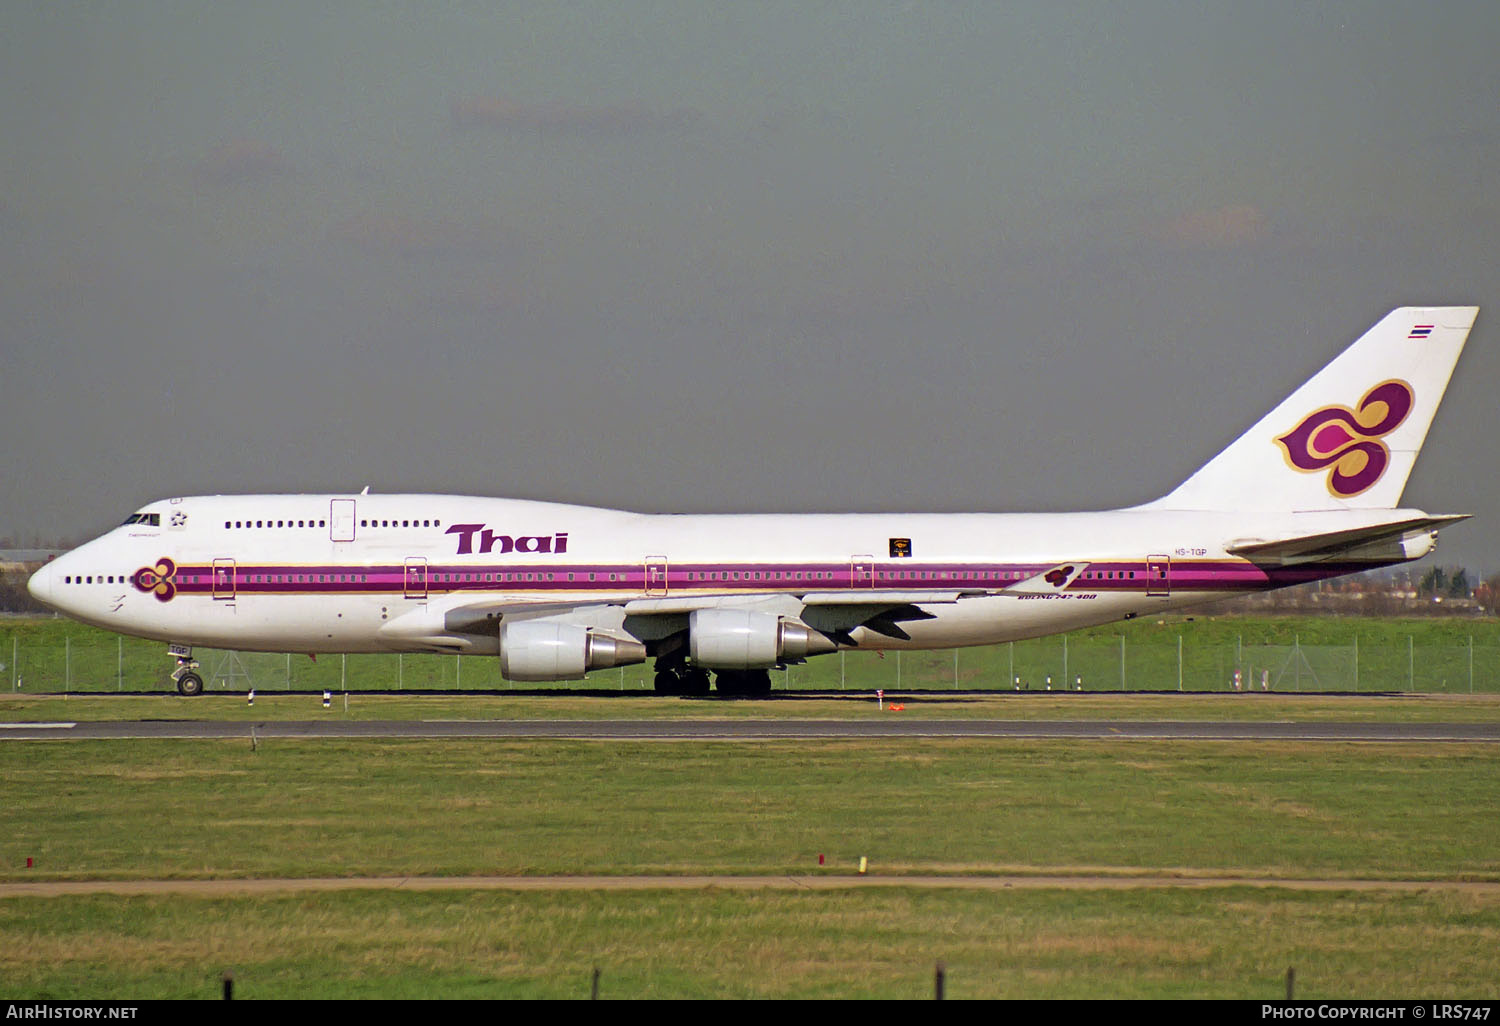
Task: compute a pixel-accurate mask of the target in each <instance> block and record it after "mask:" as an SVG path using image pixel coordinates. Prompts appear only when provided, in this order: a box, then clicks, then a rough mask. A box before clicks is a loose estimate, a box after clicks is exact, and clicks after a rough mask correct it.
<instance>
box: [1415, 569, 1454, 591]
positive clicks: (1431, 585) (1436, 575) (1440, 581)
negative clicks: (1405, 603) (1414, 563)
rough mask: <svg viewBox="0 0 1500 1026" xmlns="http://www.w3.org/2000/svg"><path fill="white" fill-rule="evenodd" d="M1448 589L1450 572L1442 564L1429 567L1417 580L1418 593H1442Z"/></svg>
mask: <svg viewBox="0 0 1500 1026" xmlns="http://www.w3.org/2000/svg"><path fill="white" fill-rule="evenodd" d="M1447 590H1448V573H1447V571H1445V570H1444V569H1443V568H1442V567H1440V566H1434V567H1429V568H1428V570H1427V572H1426V573H1425V574H1423V575H1422V579H1421V580H1420V581H1418V582H1417V594H1418V595H1424V596H1431V595H1441V594H1443V593H1444V592H1446V591H1447Z"/></svg>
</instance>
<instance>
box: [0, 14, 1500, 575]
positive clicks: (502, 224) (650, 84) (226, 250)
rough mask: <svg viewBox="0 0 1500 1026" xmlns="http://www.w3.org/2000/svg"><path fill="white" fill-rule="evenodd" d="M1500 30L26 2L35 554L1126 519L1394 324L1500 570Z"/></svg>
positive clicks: (24, 411)
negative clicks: (621, 527)
mask: <svg viewBox="0 0 1500 1026" xmlns="http://www.w3.org/2000/svg"><path fill="white" fill-rule="evenodd" d="M1497 44H1500V18H1496V17H1495V8H1494V5H1493V4H1492V3H1446V4H1445V3H1436V4H1421V5H1411V6H1410V7H1409V8H1408V7H1407V6H1405V5H1392V4H1377V3H1319V4H1280V3H1273V4H1244V3H1204V2H1196V3H1182V4H1156V3H1136V4H1129V5H1119V4H1098V5H1094V4H1089V5H1073V4H1065V5H1058V4H1035V5H1030V4H1025V5H1014V6H1012V5H1000V4H990V3H976V4H937V3H914V4H876V3H870V2H859V3H852V4H848V5H837V4H832V3H817V4H806V3H802V4H796V3H791V4H733V5H722V6H721V5H712V4H705V3H703V2H702V0H696V2H686V3H681V4H645V3H639V4H635V3H618V4H617V3H607V4H597V5H596V4H562V3H539V4H534V5H531V4H519V3H515V4H461V5H445V4H433V3H417V4H410V5H407V4H350V5H343V4H334V5H317V4H304V3H287V4H256V5H248V4H239V5H206V4H202V3H197V2H192V3H182V4H167V3H145V4H142V3H118V4H103V3H101V4H68V3H45V4H43V3H37V4H7V5H5V6H4V7H3V8H0V96H3V97H4V98H5V99H4V101H3V102H0V138H3V139H4V144H3V146H0V430H3V432H4V437H5V445H4V449H3V454H0V478H3V481H4V488H3V493H0V534H11V535H15V536H17V537H18V538H19V539H21V540H23V541H24V540H25V539H27V538H28V537H29V536H30V535H31V534H32V533H33V532H35V533H40V534H41V535H43V536H54V535H57V534H71V535H75V536H83V535H86V534H90V533H93V532H95V531H97V530H100V529H103V528H104V527H106V526H108V525H110V524H113V523H116V522H118V521H119V520H120V519H121V518H122V517H123V516H124V515H125V514H126V513H127V512H129V511H130V510H131V509H132V508H133V507H135V506H136V505H138V504H140V503H141V502H144V501H146V500H148V499H151V498H157V497H162V496H166V495H176V494H193V493H202V492H237V491H323V490H330V491H332V490H345V489H347V490H357V489H358V488H360V487H363V486H364V485H366V484H368V485H370V486H372V487H373V488H374V489H375V490H378V491H393V490H403V491H405V490H412V491H451V492H465V493H476V494H493V495H513V496H521V497H529V498H543V499H555V500H562V501H575V502H586V503H592V504H597V505H614V506H623V507H627V508H634V509H644V510H664V511H699V510H742V509H749V510H856V509H886V510H890V509H919V510H929V509H930V510H961V509H1017V510H1045V509H1069V508H1105V507H1111V506H1118V505H1125V504H1131V503H1135V502H1140V501H1145V500H1147V499H1150V498H1153V497H1155V496H1156V495H1158V494H1160V493H1162V492H1164V491H1166V490H1168V489H1169V488H1171V487H1172V486H1173V485H1175V484H1176V483H1177V482H1178V481H1179V480H1181V479H1182V478H1184V477H1186V476H1187V475H1188V474H1189V473H1190V472H1192V471H1193V470H1194V469H1196V468H1197V467H1198V466H1199V465H1200V464H1201V463H1202V462H1203V461H1204V460H1206V459H1207V458H1208V457H1209V456H1211V455H1212V454H1213V453H1214V452H1216V451H1217V450H1218V449H1219V448H1221V447H1222V446H1223V445H1224V444H1225V443H1227V442H1228V441H1229V440H1230V439H1231V438H1233V437H1234V436H1235V435H1237V434H1238V433H1239V432H1240V431H1241V430H1242V429H1243V428H1244V427H1245V426H1247V425H1248V424H1249V423H1251V422H1253V421H1254V420H1255V419H1257V418H1258V417H1259V416H1260V415H1261V414H1263V413H1264V412H1265V411H1266V410H1267V409H1269V408H1270V407H1271V406H1272V405H1273V404H1274V403H1275V402H1276V401H1278V400H1279V399H1280V398H1282V396H1283V395H1284V394H1285V393H1286V392H1287V391H1288V390H1289V389H1290V388H1292V387H1293V386H1295V385H1296V384H1298V383H1299V382H1300V381H1302V380H1303V379H1304V378H1306V377H1307V376H1308V375H1309V374H1310V373H1311V372H1312V371H1313V370H1315V369H1316V368H1317V367H1318V366H1320V365H1321V364H1322V363H1323V362H1324V361H1325V360H1326V359H1328V358H1329V357H1331V356H1332V355H1333V354H1334V353H1335V352H1336V351H1337V350H1338V349H1340V348H1341V347H1342V346H1343V345H1345V344H1347V343H1348V342H1349V341H1351V340H1352V339H1353V338H1354V337H1356V336H1357V335H1358V334H1360V333H1361V332H1362V331H1363V330H1364V329H1365V328H1367V327H1368V326H1369V325H1370V324H1373V323H1374V322H1375V321H1376V320H1377V319H1378V318H1379V317H1380V316H1381V315H1382V314H1384V313H1385V312H1386V311H1387V310H1388V309H1390V308H1391V307H1394V306H1398V305H1403V304H1408V303H1478V304H1480V305H1481V306H1483V307H1485V308H1486V309H1485V311H1484V312H1482V313H1481V315H1480V322H1479V325H1478V327H1477V328H1476V330H1475V332H1474V335H1473V337H1472V338H1471V341H1470V346H1469V350H1468V352H1467V353H1466V354H1465V357H1464V360H1463V362H1462V363H1461V364H1460V367H1459V373H1458V376H1457V378H1456V379H1455V382H1454V385H1453V386H1452V388H1451V389H1450V391H1449V397H1448V401H1447V403H1446V404H1445V406H1444V408H1443V410H1442V411H1441V412H1440V413H1439V417H1438V421H1437V424H1436V425H1435V427H1434V434H1433V436H1432V437H1431V440H1430V445H1429V448H1428V450H1427V452H1426V453H1425V455H1424V457H1423V459H1422V461H1420V462H1419V463H1418V466H1417V470H1416V473H1415V475H1414V477H1413V480H1412V482H1411V485H1410V487H1409V489H1408V491H1407V496H1406V499H1407V502H1408V503H1411V504H1414V505H1419V506H1422V507H1424V508H1427V509H1429V510H1432V511H1434V512H1450V511H1454V512H1471V513H1475V514H1477V516H1476V520H1475V522H1473V523H1471V524H1469V525H1465V526H1462V527H1459V528H1456V529H1454V530H1452V531H1450V532H1447V533H1445V535H1444V548H1443V550H1442V552H1441V553H1440V558H1441V559H1442V560H1443V561H1444V562H1449V561H1462V562H1467V563H1469V564H1470V565H1471V566H1473V567H1474V568H1476V569H1480V570H1486V571H1489V570H1494V569H1500V547H1497V546H1496V544H1495V543H1494V541H1493V538H1494V537H1495V535H1494V532H1495V526H1496V519H1497V517H1500V454H1497V446H1496V445H1495V443H1494V437H1493V436H1494V426H1495V419H1494V417H1493V415H1492V412H1491V411H1492V409H1493V400H1492V396H1491V389H1492V388H1493V387H1494V385H1493V383H1494V382H1496V381H1497V380H1500V352H1497V345H1496V341H1495V340H1496V337H1497V336H1496V333H1495V331H1494V329H1492V328H1491V327H1490V323H1491V321H1492V320H1493V319H1494V318H1495V317H1496V316H1500V288H1497V287H1496V286H1497V285H1500V263H1497V260H1496V258H1495V252H1496V250H1497V249H1500V245H1497V243H1500V200H1497V193H1496V190H1495V188H1494V181H1495V168H1497V167H1500V160H1497V158H1500V113H1497V112H1500V67H1497V64H1496V62H1495V60H1494V54H1495V52H1496V51H1497V49H1500V46H1497Z"/></svg>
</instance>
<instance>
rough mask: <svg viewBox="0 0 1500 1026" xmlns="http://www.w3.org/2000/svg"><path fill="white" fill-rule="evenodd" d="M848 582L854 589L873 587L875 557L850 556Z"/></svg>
mask: <svg viewBox="0 0 1500 1026" xmlns="http://www.w3.org/2000/svg"><path fill="white" fill-rule="evenodd" d="M849 582H850V584H851V585H853V586H854V587H856V588H873V587H875V557H874V556H850V557H849Z"/></svg>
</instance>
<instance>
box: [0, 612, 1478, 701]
mask: <svg viewBox="0 0 1500 1026" xmlns="http://www.w3.org/2000/svg"><path fill="white" fill-rule="evenodd" d="M45 623H46V624H47V625H48V629H45V630H38V629H36V628H35V624H32V625H31V626H30V627H28V628H26V629H19V628H18V629H16V630H12V631H6V630H5V629H4V625H3V622H0V682H3V684H0V686H5V687H7V688H8V690H9V691H10V692H11V693H30V694H37V693H55V692H111V691H113V692H150V691H168V690H171V689H172V687H173V685H172V682H171V679H170V674H171V671H172V670H173V669H174V668H175V665H176V663H175V661H174V660H172V659H171V658H170V657H168V656H167V654H166V651H165V646H164V645H162V644H161V643H159V642H150V641H140V640H136V639H131V638H123V637H119V636H117V635H112V634H108V633H105V632H103V631H94V630H91V629H88V628H82V627H77V626H76V625H72V624H67V623H65V622H62V621H56V622H53V621H46V622H45ZM1450 634H1451V632H1450ZM1221 635H1222V631H1221V632H1217V634H1216V635H1215V636H1213V637H1196V636H1195V632H1193V631H1192V630H1185V631H1183V632H1181V633H1176V634H1170V633H1163V632H1160V631H1158V632H1156V633H1154V634H1152V635H1150V636H1147V637H1143V638H1135V637H1127V636H1126V635H1124V634H1120V635H1115V636H1113V637H1110V636H1107V635H1104V636H1101V635H1099V634H1097V633H1091V634H1090V635H1088V636H1083V637H1079V636H1072V635H1060V636H1056V637H1050V638H1040V639H1035V640H1031V641H1018V642H1013V643H1010V644H1002V645H993V646H988V647H983V648H962V649H948V650H942V651H930V652H886V653H884V654H880V653H873V652H843V653H837V654H831V655H823V656H818V657H815V658H814V659H812V660H810V661H808V662H807V663H804V664H802V665H798V666H791V667H788V668H787V669H785V670H776V671H773V672H772V675H771V681H772V686H773V687H774V688H776V689H778V690H781V689H785V690H792V691H804V690H805V691H839V690H847V691H870V690H874V689H876V688H884V689H886V690H890V691H901V690H911V691H920V690H934V691H936V690H965V691H967V690H978V691H1005V690H1026V691H1045V690H1053V691H1094V692H1099V691H1232V690H1235V689H1236V687H1238V688H1239V689H1241V690H1245V691H1277V692H1317V691H1339V692H1365V691H1404V692H1423V693H1452V694H1460V693H1463V694H1470V693H1487V692H1488V693H1500V638H1497V637H1496V632H1495V630H1494V629H1493V628H1491V629H1488V630H1486V631H1485V635H1484V636H1481V637H1480V638H1478V639H1476V637H1475V636H1474V635H1469V636H1467V638H1466V639H1465V640H1461V641H1459V642H1458V643H1454V642H1453V640H1452V639H1451V638H1449V639H1444V640H1441V641H1433V640H1428V639H1418V638H1417V637H1416V636H1415V635H1414V634H1407V635H1405V636H1399V635H1397V634H1396V633H1395V632H1393V631H1390V630H1386V631H1383V632H1381V633H1380V637H1379V640H1378V641H1377V642H1374V643H1372V642H1370V641H1368V640H1361V639H1360V638H1358V637H1355V638H1354V639H1353V640H1352V641H1351V643H1350V644H1333V645H1330V644H1303V643H1301V641H1300V640H1298V639H1297V638H1295V637H1294V638H1293V640H1292V642H1291V644H1246V643H1244V642H1243V641H1242V640H1241V639H1239V638H1231V639H1229V640H1224V638H1223V637H1222V636H1221ZM194 656H195V658H197V659H198V661H199V662H200V664H201V669H200V671H199V672H200V673H201V674H202V676H203V679H204V681H205V683H206V685H207V687H208V688H209V690H213V691H226V692H244V691H248V690H250V689H251V688H255V689H257V690H260V691H279V690H284V691H323V690H329V691H339V690H349V691H381V690H410V691H434V692H454V691H493V690H511V691H518V690H524V691H534V690H539V689H552V688H555V689H557V690H560V691H565V690H569V689H590V690H619V691H650V690H651V689H652V678H653V670H652V667H651V665H650V664H641V665H636V666H626V667H622V668H619V669H614V670H602V671H596V672H594V673H591V674H589V675H588V677H587V678H585V679H584V680H583V681H566V682H560V683H558V684H555V685H547V684H541V685H538V684H515V683H510V682H507V681H505V680H504V679H502V678H501V676H500V666H499V660H498V659H496V658H495V657H493V656H488V657H486V656H461V655H397V654H388V655H387V654H379V655H364V654H361V655H348V656H339V655H331V656H330V655H325V656H320V657H318V658H317V659H316V660H314V659H311V658H309V657H308V656H306V655H286V654H274V655H267V654H264V653H248V652H230V651H221V650H216V649H197V650H195V652H194Z"/></svg>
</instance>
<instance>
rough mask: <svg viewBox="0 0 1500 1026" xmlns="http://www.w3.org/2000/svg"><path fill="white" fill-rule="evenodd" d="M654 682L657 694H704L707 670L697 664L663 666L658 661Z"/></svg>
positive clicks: (706, 685) (706, 689)
mask: <svg viewBox="0 0 1500 1026" xmlns="http://www.w3.org/2000/svg"><path fill="white" fill-rule="evenodd" d="M655 683H656V693H657V694H658V695H706V694H708V671H707V670H705V669H702V668H700V667H697V666H693V667H688V666H676V667H671V666H669V667H663V666H661V664H660V663H658V664H657V670H656V682H655Z"/></svg>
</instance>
